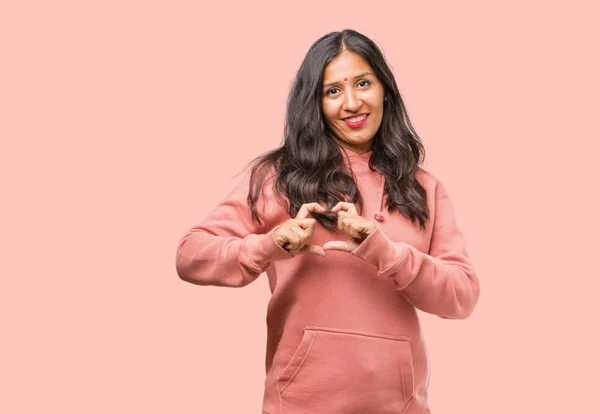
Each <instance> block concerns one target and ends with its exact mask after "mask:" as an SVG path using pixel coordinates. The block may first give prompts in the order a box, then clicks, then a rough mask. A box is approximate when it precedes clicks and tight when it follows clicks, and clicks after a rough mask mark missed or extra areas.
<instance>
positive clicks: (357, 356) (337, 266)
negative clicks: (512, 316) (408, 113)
mask: <svg viewBox="0 0 600 414" xmlns="http://www.w3.org/2000/svg"><path fill="white" fill-rule="evenodd" d="M347 153H348V155H349V157H348V159H347V160H346V161H345V162H346V163H347V165H349V166H350V168H351V169H352V172H353V174H354V176H355V181H356V183H357V186H358V190H359V191H360V192H361V195H362V196H363V200H364V208H363V211H362V213H361V215H362V216H363V217H366V218H371V219H372V220H373V221H374V223H376V224H377V228H376V229H375V230H374V231H373V232H372V233H371V234H370V235H368V236H367V237H366V238H365V239H364V240H363V241H362V242H361V244H360V245H359V246H358V247H357V248H356V249H354V250H353V251H352V252H351V253H348V252H343V251H335V250H328V251H327V252H326V256H324V257H322V256H316V255H297V256H293V255H291V254H290V253H289V252H288V251H286V250H285V249H283V248H282V247H281V246H280V245H279V244H278V243H277V242H276V241H275V238H274V235H273V232H274V231H275V230H276V229H277V228H278V227H279V226H281V225H282V224H283V223H285V222H286V221H287V220H289V219H290V215H289V212H288V211H287V208H286V206H284V205H283V204H282V203H280V202H277V201H276V198H275V194H274V190H273V188H272V183H273V180H274V179H275V174H274V171H273V170H272V171H271V174H270V175H269V178H267V180H266V181H265V183H264V186H263V188H262V194H261V196H260V197H259V199H258V205H257V210H258V211H259V215H260V217H261V221H262V223H261V224H258V223H257V222H256V221H253V220H252V216H251V213H250V209H249V207H248V204H247V195H248V186H249V179H250V174H249V172H246V173H245V176H244V178H243V179H242V180H241V181H240V182H239V183H238V184H237V185H236V186H235V188H234V189H233V191H232V192H231V193H230V194H229V195H228V196H227V197H226V198H225V199H224V200H223V201H221V202H220V203H219V204H218V205H217V207H216V208H215V209H214V210H213V211H212V213H211V214H209V215H208V217H207V218H205V219H204V221H202V222H201V223H200V224H198V225H197V226H195V227H192V228H191V229H189V230H188V231H187V232H186V234H185V235H184V236H183V238H182V239H181V240H180V242H179V245H178V248H177V254H176V269H177V273H178V275H179V277H180V278H181V279H183V280H185V281H187V282H190V283H194V284H198V285H214V286H229V287H241V286H245V285H247V284H249V283H251V282H253V281H254V280H256V279H257V278H258V277H259V276H261V275H262V274H263V273H266V277H267V278H268V281H269V286H270V290H271V293H272V295H271V299H270V301H269V304H268V307H267V344H266V348H267V349H266V361H265V362H266V363H265V367H266V379H265V383H264V385H265V389H264V397H263V407H262V409H263V413H267V414H282V413H283V414H304V413H310V414H315V413H316V414H320V413H323V414H353V413H356V414H358V413H369V414H384V413H405V414H426V413H429V412H430V411H429V408H428V403H427V388H428V384H429V366H428V359H427V352H426V347H425V342H424V338H423V335H422V330H421V326H420V324H419V319H418V315H417V312H416V310H417V309H419V310H421V311H423V312H427V313H431V314H435V315H438V316H440V317H442V318H453V319H462V318H466V317H468V316H469V315H470V314H471V313H472V311H473V308H474V307H475V304H476V303H477V300H478V298H479V281H478V278H477V276H476V274H475V271H474V269H473V266H472V265H471V263H470V261H469V258H468V254H467V251H466V248H465V240H464V238H463V235H462V234H461V232H460V230H459V228H458V226H457V223H456V220H455V214H454V209H453V206H452V202H451V201H450V197H449V196H448V193H447V192H446V190H445V189H444V186H443V185H442V183H441V182H440V181H439V180H438V179H437V178H436V177H434V176H433V175H432V174H431V173H429V172H427V171H425V170H423V169H419V170H418V172H417V180H418V181H419V182H420V183H421V185H422V186H423V187H424V188H425V190H426V192H427V204H428V206H429V210H430V220H429V221H428V222H427V224H426V227H425V230H424V231H422V230H421V229H420V228H419V225H418V222H416V223H412V222H411V221H410V220H409V219H407V218H406V217H404V216H403V215H401V214H400V213H399V212H398V211H394V212H388V211H387V208H385V199H386V197H384V184H385V181H384V176H383V175H382V174H380V173H377V172H374V171H372V170H371V169H370V168H369V166H368V162H369V158H370V156H371V153H372V152H367V153H364V154H362V155H359V154H356V153H354V152H351V151H347ZM347 238H348V237H347V236H346V235H345V234H344V233H343V232H342V231H340V230H338V229H337V227H336V228H335V229H334V230H328V229H326V228H325V227H323V226H321V225H320V224H318V223H317V226H316V230H315V233H314V235H313V237H312V238H310V239H309V240H308V241H307V242H308V243H311V244H318V245H321V246H322V245H323V244H325V243H326V242H327V241H330V240H346V239H347Z"/></svg>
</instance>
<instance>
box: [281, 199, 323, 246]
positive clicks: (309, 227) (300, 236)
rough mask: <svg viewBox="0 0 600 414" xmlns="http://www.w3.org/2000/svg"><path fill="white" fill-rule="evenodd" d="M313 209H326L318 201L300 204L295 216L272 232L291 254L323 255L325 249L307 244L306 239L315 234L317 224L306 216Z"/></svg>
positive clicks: (318, 210) (320, 210)
mask: <svg viewBox="0 0 600 414" xmlns="http://www.w3.org/2000/svg"><path fill="white" fill-rule="evenodd" d="M313 211H316V212H319V213H325V212H326V211H327V209H326V208H325V207H323V206H322V205H320V204H319V203H306V204H302V206H301V207H300V210H298V214H296V217H295V218H293V219H289V220H288V221H286V222H285V223H283V225H282V226H281V227H279V228H278V229H276V230H275V231H274V232H273V235H274V236H275V240H276V241H277V243H278V244H279V245H280V246H281V247H283V248H284V249H285V250H287V251H288V252H290V254H291V255H293V256H296V255H298V254H314V255H317V256H325V250H323V248H322V247H321V246H317V245H314V244H307V241H308V239H310V238H311V237H312V236H313V234H315V228H316V224H317V220H315V219H314V218H308V214H309V213H311V212H313Z"/></svg>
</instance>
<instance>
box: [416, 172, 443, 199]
mask: <svg viewBox="0 0 600 414" xmlns="http://www.w3.org/2000/svg"><path fill="white" fill-rule="evenodd" d="M416 179H417V181H418V182H419V183H420V184H421V185H422V186H423V188H425V191H426V192H427V195H428V196H429V197H431V198H432V199H433V200H439V199H440V198H442V197H444V196H445V195H447V192H446V188H445V187H444V184H443V183H442V181H441V180H440V179H439V178H438V177H437V176H436V175H434V174H433V173H432V172H431V171H428V170H426V169H424V168H421V167H419V168H418V169H417V173H416Z"/></svg>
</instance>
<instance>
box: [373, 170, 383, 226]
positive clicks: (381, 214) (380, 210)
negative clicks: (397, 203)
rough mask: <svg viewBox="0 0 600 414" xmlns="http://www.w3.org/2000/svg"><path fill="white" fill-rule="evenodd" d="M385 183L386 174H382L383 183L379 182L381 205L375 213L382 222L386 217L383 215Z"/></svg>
mask: <svg viewBox="0 0 600 414" xmlns="http://www.w3.org/2000/svg"><path fill="white" fill-rule="evenodd" d="M384 185H385V175H383V174H382V175H381V183H380V184H379V199H380V200H381V201H380V205H379V211H377V212H376V213H375V215H374V217H375V220H377V221H379V222H382V221H384V220H385V217H384V215H383V196H384V194H383V190H384Z"/></svg>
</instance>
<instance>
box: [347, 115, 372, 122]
mask: <svg viewBox="0 0 600 414" xmlns="http://www.w3.org/2000/svg"><path fill="white" fill-rule="evenodd" d="M367 115H369V114H360V115H355V116H352V117H348V118H344V121H345V122H351V123H356V122H360V121H362V120H363V119H365V118H366V117H367Z"/></svg>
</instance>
